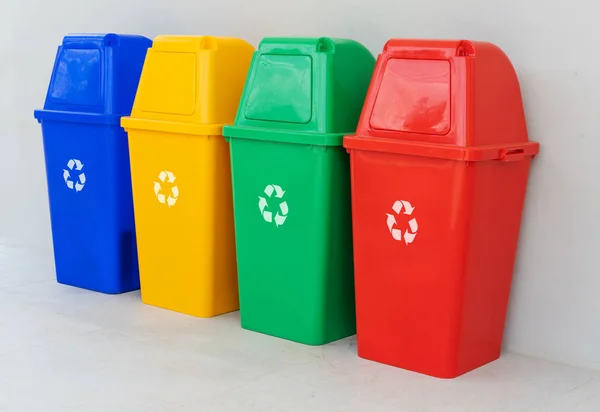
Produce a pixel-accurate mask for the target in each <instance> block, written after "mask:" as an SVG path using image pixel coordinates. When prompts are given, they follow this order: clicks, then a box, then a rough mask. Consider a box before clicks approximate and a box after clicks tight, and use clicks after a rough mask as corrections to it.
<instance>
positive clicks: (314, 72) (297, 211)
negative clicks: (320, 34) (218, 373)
mask: <svg viewBox="0 0 600 412" xmlns="http://www.w3.org/2000/svg"><path fill="white" fill-rule="evenodd" d="M374 63H375V59H374V57H373V56H372V55H371V54H370V53H369V52H368V50H367V49H366V48H364V47H363V46H362V45H360V44H358V43H356V42H354V41H350V40H334V39H327V38H320V39H317V38H315V39H303V38H283V39H265V40H263V41H262V42H261V45H260V47H259V49H258V50H257V51H256V53H255V54H254V58H253V64H252V66H251V68H250V72H249V75H248V80H247V84H246V87H245V89H244V95H243V97H242V101H241V103H240V107H239V110H238V114H237V117H236V121H235V125H234V126H227V127H225V129H224V130H225V131H224V133H225V135H226V136H228V138H229V141H230V146H231V157H232V173H233V193H234V206H235V207H234V210H235V228H236V244H237V253H238V272H239V287H240V303H241V319H242V326H243V327H244V328H246V329H250V330H254V331H257V332H262V333H266V334H270V335H273V336H278V337H281V338H285V339H290V340H293V341H297V342H301V343H305V344H310V345H320V344H324V343H327V342H330V341H333V340H337V339H340V338H343V337H346V336H349V335H351V334H353V333H354V332H355V313H354V288H353V287H354V285H353V276H352V240H351V239H352V235H351V221H350V220H351V218H350V185H349V164H348V155H347V153H346V152H345V150H344V149H343V147H341V143H342V138H343V135H344V133H348V132H349V131H352V130H354V129H355V127H356V123H357V121H358V116H359V113H360V108H361V106H362V103H363V101H364V97H365V94H366V91H367V87H368V84H369V80H370V77H371V74H372V71H373V67H374Z"/></svg>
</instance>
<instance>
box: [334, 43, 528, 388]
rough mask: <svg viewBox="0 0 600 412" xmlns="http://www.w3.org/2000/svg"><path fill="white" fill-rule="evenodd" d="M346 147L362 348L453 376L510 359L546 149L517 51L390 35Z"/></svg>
mask: <svg viewBox="0 0 600 412" xmlns="http://www.w3.org/2000/svg"><path fill="white" fill-rule="evenodd" d="M344 144H345V146H346V148H348V150H349V152H350V158H351V170H352V208H353V230H354V256H355V281H356V304H357V329H358V331H357V333H358V338H357V339H358V353H359V355H360V356H361V357H364V358H367V359H371V360H375V361H379V362H383V363H388V364H391V365H395V366H399V367H402V368H406V369H410V370H413V371H417V372H421V373H425V374H429V375H432V376H437V377H443V378H451V377H455V376H458V375H460V374H463V373H465V372H468V371H470V370H472V369H474V368H476V367H478V366H481V365H483V364H485V363H487V362H490V361H492V360H494V359H496V358H497V357H498V356H500V348H501V343H502V336H503V331H504V322H505V316H506V309H507V304H508V298H509V292H510V284H511V279H512V272H513V265H514V260H515V254H516V248H517V240H518V236H519V228H520V222H521V213H522V208H523V202H524V198H525V191H526V185H527V177H528V172H529V165H530V160H531V158H532V156H533V155H535V154H537V152H538V148H539V146H538V144H537V143H534V142H529V141H528V138H527V129H526V125H525V117H524V114H523V104H522V101H521V95H520V90H519V84H518V80H517V77H516V74H515V72H514V69H513V68H512V65H511V64H510V61H509V60H508V58H507V57H506V55H505V54H504V53H503V52H502V51H501V50H500V49H498V48H497V47H496V46H494V45H492V44H489V43H477V42H469V41H422V40H390V42H388V44H387V45H386V47H385V48H384V50H383V53H382V54H381V55H380V56H379V59H378V63H377V68H376V70H375V76H374V77H373V80H372V82H371V86H370V88H369V93H368V96H367V99H366V105H365V107H364V109H363V113H362V115H361V120H360V122H359V126H358V130H357V134H356V135H355V136H350V137H347V138H346V139H345V143H344Z"/></svg>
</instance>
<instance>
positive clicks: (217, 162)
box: [122, 36, 254, 317]
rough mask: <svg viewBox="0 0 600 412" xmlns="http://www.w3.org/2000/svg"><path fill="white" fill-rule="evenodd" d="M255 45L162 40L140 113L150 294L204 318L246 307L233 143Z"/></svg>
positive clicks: (141, 217) (139, 170) (135, 123)
mask: <svg viewBox="0 0 600 412" xmlns="http://www.w3.org/2000/svg"><path fill="white" fill-rule="evenodd" d="M253 51H254V49H253V47H252V46H251V45H250V44H248V43H246V42H245V41H243V40H240V39H233V38H221V37H203V36H197V37H189V36H159V37H157V38H156V39H155V40H154V45H153V47H152V49H150V51H149V52H148V57H147V59H146V63H145V64H144V70H143V72H142V78H141V80H140V86H139V89H138V93H137V96H136V99H135V104H134V107H133V112H132V115H131V117H128V118H123V119H122V124H123V127H125V129H126V130H127V132H128V133H129V147H130V151H131V171H132V179H133V194H134V204H135V217H136V229H137V234H138V239H139V241H138V253H139V260H140V278H141V285H142V300H143V301H144V302H145V303H147V304H150V305H154V306H159V307H162V308H166V309H170V310H174V311H178V312H182V313H186V314H189V315H193V316H199V317H210V316H216V315H219V314H222V313H226V312H231V311H233V310H237V309H238V308H239V298H238V287H237V271H236V253H235V240H234V226H233V205H232V194H231V169H230V162H229V147H228V146H227V143H226V142H225V140H224V139H223V137H222V136H221V131H222V125H223V123H227V122H232V121H233V119H234V117H235V111H236V109H237V107H238V104H239V99H240V96H241V93H242V88H243V85H244V81H245V79H246V75H247V72H248V67H249V64H250V59H251V57H252V52H253Z"/></svg>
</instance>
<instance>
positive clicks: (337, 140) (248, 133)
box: [223, 126, 347, 146]
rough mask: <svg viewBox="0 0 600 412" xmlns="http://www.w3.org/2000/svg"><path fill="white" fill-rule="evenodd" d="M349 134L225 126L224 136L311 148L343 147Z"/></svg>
mask: <svg viewBox="0 0 600 412" xmlns="http://www.w3.org/2000/svg"><path fill="white" fill-rule="evenodd" d="M346 134H347V133H321V132H308V131H304V130H302V131H301V130H281V129H277V130H274V129H267V128H264V127H255V126H225V127H224V128H223V136H225V137H227V138H228V139H229V138H237V139H248V140H259V141H265V142H276V143H292V144H301V145H309V146H342V145H343V141H344V136H345V135H346Z"/></svg>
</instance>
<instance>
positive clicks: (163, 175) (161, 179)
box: [154, 170, 179, 207]
mask: <svg viewBox="0 0 600 412" xmlns="http://www.w3.org/2000/svg"><path fill="white" fill-rule="evenodd" d="M175 179H176V177H175V175H174V174H173V172H170V171H168V170H163V171H162V172H160V173H159V174H158V182H154V194H155V195H156V198H157V199H158V201H159V203H163V204H164V203H166V204H167V205H168V206H169V207H171V206H174V205H175V202H177V199H178V198H179V188H178V187H177V185H175V184H173V183H175ZM165 181H166V182H167V183H170V184H172V186H171V190H170V192H169V193H168V194H167V195H165V193H164V192H163V189H162V184H163V183H165Z"/></svg>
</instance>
